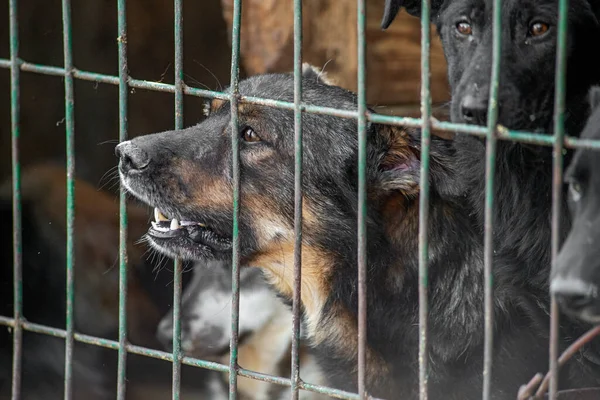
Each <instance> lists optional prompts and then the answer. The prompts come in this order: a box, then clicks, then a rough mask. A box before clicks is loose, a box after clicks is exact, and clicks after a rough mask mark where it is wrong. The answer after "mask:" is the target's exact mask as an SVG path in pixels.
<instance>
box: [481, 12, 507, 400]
mask: <svg viewBox="0 0 600 400" xmlns="http://www.w3.org/2000/svg"><path fill="white" fill-rule="evenodd" d="M501 6H502V3H501V0H494V3H493V27H492V29H493V31H492V34H493V38H492V41H493V42H492V75H491V77H490V82H491V85H490V93H489V103H488V120H487V128H488V131H487V135H486V145H485V158H486V165H485V181H486V183H485V207H484V250H483V252H484V255H483V257H484V267H483V275H484V299H485V300H484V309H485V314H484V350H483V393H482V398H483V400H490V399H491V396H492V365H493V357H494V350H493V348H494V297H493V296H494V271H493V267H494V184H495V182H494V178H495V175H496V147H497V138H496V132H497V128H496V124H497V123H498V86H499V84H500V60H501V56H502V54H501V45H502V44H501V43H502V18H501V17H502V13H501V12H502V9H501Z"/></svg>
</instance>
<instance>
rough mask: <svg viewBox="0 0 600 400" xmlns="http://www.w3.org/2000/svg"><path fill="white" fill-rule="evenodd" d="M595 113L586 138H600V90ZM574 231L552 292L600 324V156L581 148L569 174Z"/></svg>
mask: <svg viewBox="0 0 600 400" xmlns="http://www.w3.org/2000/svg"><path fill="white" fill-rule="evenodd" d="M590 104H591V108H592V110H593V113H592V115H591V117H590V119H589V121H588V123H587V125H586V127H585V129H584V130H583V132H582V134H581V137H582V138H583V139H595V140H599V139H600V87H596V88H594V89H592V91H591V93H590ZM565 181H567V183H568V184H569V198H568V199H569V206H570V211H571V215H572V216H573V228H572V229H571V232H570V233H569V236H568V237H567V240H566V242H565V244H564V245H563V247H562V249H561V250H560V254H559V256H558V259H557V261H556V264H555V265H554V269H553V271H552V272H553V278H552V284H551V289H552V291H553V292H554V293H555V294H556V295H557V297H558V299H559V301H560V303H561V305H562V306H563V309H565V310H566V311H567V312H569V313H571V314H573V315H575V316H577V317H579V318H582V319H584V320H586V321H588V322H591V323H595V324H598V323H600V297H599V291H600V246H599V245H598V242H597V240H600V153H599V152H598V151H597V150H590V149H580V150H578V151H577V152H576V153H575V156H574V157H573V162H572V163H571V165H570V166H569V168H568V169H567V171H566V172H565Z"/></svg>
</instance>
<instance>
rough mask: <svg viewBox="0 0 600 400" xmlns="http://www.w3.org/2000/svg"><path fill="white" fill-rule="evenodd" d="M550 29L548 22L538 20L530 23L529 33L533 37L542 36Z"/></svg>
mask: <svg viewBox="0 0 600 400" xmlns="http://www.w3.org/2000/svg"><path fill="white" fill-rule="evenodd" d="M548 29H550V26H549V25H548V24H547V23H545V22H541V21H536V22H533V23H532V24H531V25H529V35H531V36H533V37H536V36H542V35H543V34H544V33H546V32H548Z"/></svg>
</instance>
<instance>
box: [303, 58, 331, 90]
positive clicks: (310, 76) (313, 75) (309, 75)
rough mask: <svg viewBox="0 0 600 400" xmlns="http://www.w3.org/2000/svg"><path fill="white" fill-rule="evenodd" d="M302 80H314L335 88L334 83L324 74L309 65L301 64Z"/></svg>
mask: <svg viewBox="0 0 600 400" xmlns="http://www.w3.org/2000/svg"><path fill="white" fill-rule="evenodd" d="M302 78H304V79H307V80H314V81H315V82H317V83H321V84H323V85H329V86H336V83H335V81H334V80H333V79H331V78H330V77H329V76H328V75H327V73H326V72H324V71H323V70H321V69H320V68H317V67H315V66H314V65H311V64H309V63H302Z"/></svg>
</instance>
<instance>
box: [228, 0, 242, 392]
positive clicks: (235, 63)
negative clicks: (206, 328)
mask: <svg viewBox="0 0 600 400" xmlns="http://www.w3.org/2000/svg"><path fill="white" fill-rule="evenodd" d="M241 25H242V2H241V0H234V2H233V27H232V31H231V98H230V102H231V152H232V174H233V232H232V242H233V243H232V244H233V248H232V255H231V259H232V269H231V277H232V279H231V343H230V352H229V399H230V400H235V399H237V375H238V369H239V366H238V363H237V360H238V334H239V329H238V328H239V322H240V316H239V312H240V239H239V219H240V142H239V125H238V102H239V78H240V66H239V62H240V32H241Z"/></svg>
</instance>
